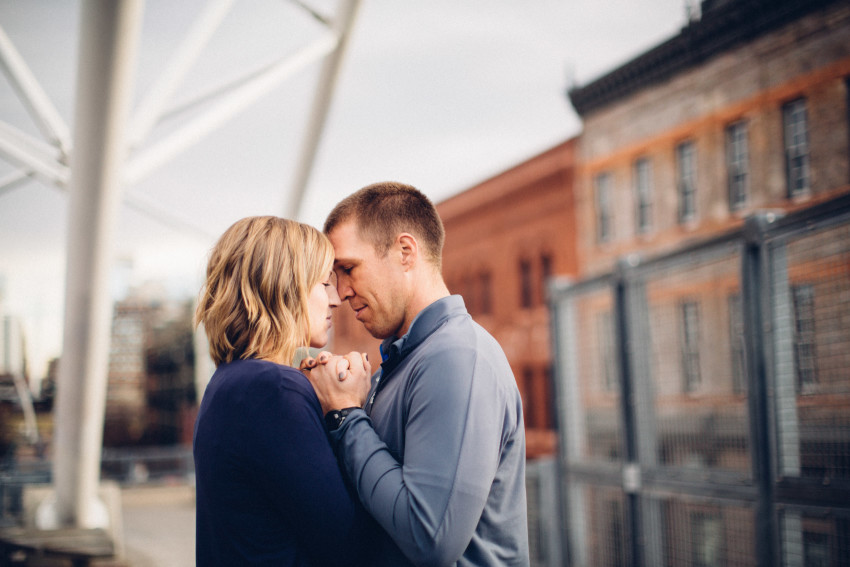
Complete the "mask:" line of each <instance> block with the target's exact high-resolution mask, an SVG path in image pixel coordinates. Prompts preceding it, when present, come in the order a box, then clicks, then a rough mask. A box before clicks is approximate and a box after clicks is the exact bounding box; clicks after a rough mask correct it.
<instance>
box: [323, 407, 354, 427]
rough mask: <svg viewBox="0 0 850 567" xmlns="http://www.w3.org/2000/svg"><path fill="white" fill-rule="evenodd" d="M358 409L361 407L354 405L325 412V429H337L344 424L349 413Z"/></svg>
mask: <svg viewBox="0 0 850 567" xmlns="http://www.w3.org/2000/svg"><path fill="white" fill-rule="evenodd" d="M357 409H361V408H360V407H358V406H354V407H350V408H344V409H338V410H331V411H329V412H328V413H326V414H325V429H327V430H328V431H336V430H337V429H339V428H340V427H341V426H342V424H343V423H344V422H345V420H346V418H348V414H350V413H351V412H352V411H354V410H357Z"/></svg>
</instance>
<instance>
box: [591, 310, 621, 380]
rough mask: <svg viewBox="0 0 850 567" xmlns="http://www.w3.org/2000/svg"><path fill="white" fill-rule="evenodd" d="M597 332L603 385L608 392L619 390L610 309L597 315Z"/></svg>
mask: <svg viewBox="0 0 850 567" xmlns="http://www.w3.org/2000/svg"><path fill="white" fill-rule="evenodd" d="M597 317H598V318H597V320H596V332H597V340H598V341H599V362H600V367H601V368H602V386H603V388H604V389H605V390H606V391H608V392H616V391H617V382H618V379H617V359H616V353H615V352H614V344H615V342H614V323H613V316H612V314H611V312H610V311H603V312H602V313H600V314H599V315H598V316H597Z"/></svg>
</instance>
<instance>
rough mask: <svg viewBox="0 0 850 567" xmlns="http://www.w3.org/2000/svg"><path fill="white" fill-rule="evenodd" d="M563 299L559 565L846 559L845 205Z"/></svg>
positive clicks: (849, 347)
mask: <svg viewBox="0 0 850 567" xmlns="http://www.w3.org/2000/svg"><path fill="white" fill-rule="evenodd" d="M551 297H552V300H551V308H552V321H553V330H554V332H553V336H554V339H553V340H554V341H555V348H554V352H555V354H556V361H555V364H556V372H555V376H556V378H555V381H556V384H555V387H556V388H555V389H556V394H557V398H558V400H557V401H558V416H559V429H560V447H559V468H560V474H559V479H558V486H559V488H560V501H561V515H560V518H561V525H562V532H561V534H560V537H559V538H557V539H558V540H559V541H560V542H561V544H562V545H563V548H562V554H563V557H564V558H565V561H564V562H563V564H569V565H575V566H590V565H593V566H605V565H637V566H647V567H650V566H655V565H695V566H702V565H730V566H731V565H763V566H771V567H772V566H775V565H783V566H791V565H845V564H847V561H848V559H847V558H848V557H850V197H848V196H845V197H841V198H839V199H836V200H833V201H831V202H829V203H826V204H823V205H820V206H816V207H813V208H811V209H809V210H807V211H805V212H802V213H798V214H794V215H789V216H787V217H784V218H780V217H778V216H776V215H773V214H771V213H765V214H760V215H757V216H755V217H753V218H751V219H748V221H747V222H746V224H745V226H744V228H743V229H742V230H740V231H736V232H733V233H730V234H727V235H724V236H722V237H719V238H716V239H714V240H712V241H710V242H706V243H702V244H699V245H694V246H691V247H688V248H686V249H683V250H680V251H677V252H675V253H673V254H669V255H666V256H663V257H658V258H652V259H643V258H638V257H631V258H627V259H624V260H623V261H622V262H621V263H620V264H619V267H618V269H617V270H615V271H614V272H612V273H608V274H605V275H602V276H600V277H597V278H594V279H591V280H587V281H582V282H577V283H564V282H561V283H555V284H553V286H552V294H551ZM548 565H555V564H554V563H549V564H548Z"/></svg>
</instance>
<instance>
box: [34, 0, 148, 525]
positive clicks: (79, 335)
mask: <svg viewBox="0 0 850 567" xmlns="http://www.w3.org/2000/svg"><path fill="white" fill-rule="evenodd" d="M142 8H143V3H142V0H83V2H82V9H81V18H80V22H81V29H80V49H79V64H78V71H77V94H76V108H75V114H74V123H75V125H76V132H75V137H74V152H73V156H72V162H71V181H70V195H69V201H70V203H69V208H70V210H69V218H68V239H67V256H66V259H67V267H66V282H65V286H66V287H65V320H64V336H63V349H62V358H61V362H60V366H59V377H58V383H57V399H56V410H55V419H56V426H55V427H56V434H55V437H54V443H53V448H54V461H53V483H54V488H55V502H52V503H50V504H47V505H45V506H42V508H41V509H40V510H39V513H38V520H39V524H40V525H41V527H44V528H47V527H57V526H67V525H72V526H79V527H103V526H106V525H108V523H109V518H108V515H107V513H106V510H105V507H104V506H103V504H102V503H101V502H100V500H99V499H98V495H97V494H98V493H97V491H98V486H99V482H100V457H101V444H102V440H103V420H104V407H105V402H106V380H107V368H108V361H109V339H110V321H111V311H112V304H111V298H110V294H109V265H110V262H109V260H110V253H111V250H110V243H111V241H112V237H113V232H114V221H115V217H116V214H117V209H118V205H119V202H120V188H121V187H120V172H121V171H120V170H121V166H122V163H123V160H124V158H125V151H126V144H125V128H126V122H127V117H128V114H129V112H128V111H129V108H130V104H131V101H132V82H133V81H132V70H133V69H134V68H135V65H134V62H135V60H136V59H135V52H136V49H137V45H138V38H139V31H140V28H141V20H142Z"/></svg>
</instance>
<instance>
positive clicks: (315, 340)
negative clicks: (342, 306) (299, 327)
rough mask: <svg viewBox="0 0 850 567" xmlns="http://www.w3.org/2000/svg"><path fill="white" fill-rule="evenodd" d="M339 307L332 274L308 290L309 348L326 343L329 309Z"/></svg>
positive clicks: (329, 320)
mask: <svg viewBox="0 0 850 567" xmlns="http://www.w3.org/2000/svg"><path fill="white" fill-rule="evenodd" d="M334 307H339V295H338V294H337V291H336V281H334V275H333V272H330V273H328V275H327V276H326V277H325V279H323V280H321V281H319V283H317V284H316V285H314V286H313V289H311V290H310V297H309V298H308V300H307V308H308V310H309V313H308V316H309V318H310V346H311V347H314V348H319V347H323V346H325V345H326V344H327V343H328V331H329V330H330V328H331V309H333V308H334Z"/></svg>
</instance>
